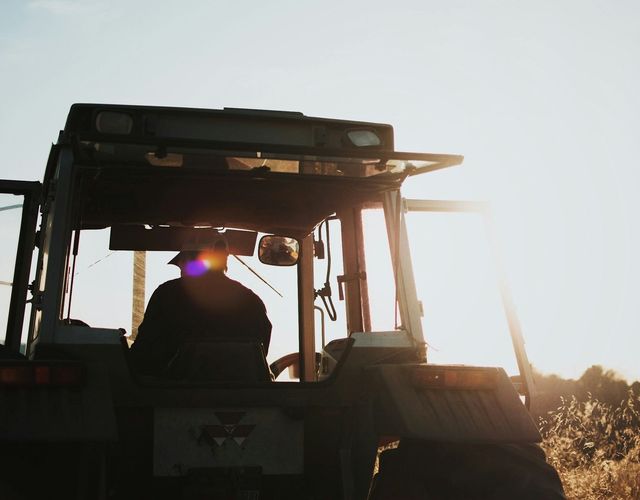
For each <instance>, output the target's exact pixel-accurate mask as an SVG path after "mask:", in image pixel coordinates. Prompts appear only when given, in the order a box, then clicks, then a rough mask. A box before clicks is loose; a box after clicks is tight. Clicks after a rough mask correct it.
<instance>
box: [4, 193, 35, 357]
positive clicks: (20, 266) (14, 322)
mask: <svg viewBox="0 0 640 500" xmlns="http://www.w3.org/2000/svg"><path fill="white" fill-rule="evenodd" d="M0 192H2V193H7V194H14V195H20V196H24V204H23V207H22V220H21V223H20V236H19V239H18V248H17V250H16V261H15V269H14V273H13V286H12V288H11V303H10V307H9V316H8V318H7V332H6V336H5V346H6V347H7V348H9V349H10V350H12V351H15V352H19V351H20V341H21V339H22V325H23V323H24V311H25V308H26V295H27V288H28V286H29V274H30V271H31V259H32V254H33V249H34V248H35V243H36V222H37V220H38V211H39V207H40V202H41V193H42V184H40V183H39V182H29V181H10V180H0Z"/></svg>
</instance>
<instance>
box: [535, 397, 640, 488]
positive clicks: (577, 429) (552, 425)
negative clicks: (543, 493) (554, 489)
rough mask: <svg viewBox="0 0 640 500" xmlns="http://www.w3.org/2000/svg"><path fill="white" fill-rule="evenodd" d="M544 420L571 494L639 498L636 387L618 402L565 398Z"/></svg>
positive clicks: (546, 444)
mask: <svg viewBox="0 0 640 500" xmlns="http://www.w3.org/2000/svg"><path fill="white" fill-rule="evenodd" d="M540 424H541V430H542V434H543V438H544V441H543V444H542V445H543V448H544V449H545V451H546V453H547V458H548V460H549V462H550V463H551V464H552V465H553V466H554V467H555V468H556V469H557V470H558V472H559V474H560V477H561V478H562V481H563V484H564V487H565V491H566V493H567V498H572V499H573V498H575V499H586V500H591V499H605V498H606V499H640V396H639V395H637V394H636V393H634V391H629V392H628V395H627V397H626V399H625V400H623V401H622V402H621V404H620V405H618V406H613V405H609V404H605V403H602V402H600V401H598V400H597V399H595V398H593V397H591V396H589V397H587V399H586V400H585V401H579V400H578V399H577V398H576V397H575V396H573V397H571V398H568V399H565V398H563V399H562V404H561V405H560V407H559V408H558V409H557V410H556V411H553V412H550V413H549V415H548V416H547V418H545V419H541V422H540Z"/></svg>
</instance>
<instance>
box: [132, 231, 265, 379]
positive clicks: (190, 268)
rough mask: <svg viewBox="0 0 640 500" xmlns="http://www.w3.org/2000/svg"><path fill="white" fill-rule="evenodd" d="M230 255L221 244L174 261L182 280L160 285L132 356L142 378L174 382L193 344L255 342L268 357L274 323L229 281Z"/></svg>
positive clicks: (260, 304) (184, 253) (250, 295)
mask: <svg viewBox="0 0 640 500" xmlns="http://www.w3.org/2000/svg"><path fill="white" fill-rule="evenodd" d="M228 255H229V251H228V246H227V243H226V240H224V239H222V238H221V239H220V240H218V241H217V242H216V243H215V245H214V246H213V248H211V249H209V250H204V251H181V252H180V253H179V254H177V255H176V256H175V257H174V258H173V259H171V261H169V264H174V265H177V266H178V267H179V268H180V270H181V276H180V278H177V279H174V280H170V281H167V282H166V283H163V284H162V285H160V286H159V287H158V288H157V289H156V290H155V292H154V293H153V295H152V296H151V299H150V300H149V304H148V305H147V310H146V311H145V315H144V319H143V321H142V323H141V324H140V326H139V328H138V335H137V337H136V340H135V342H134V343H133V345H132V346H131V350H130V357H131V362H132V364H133V366H134V368H135V369H136V371H137V372H138V373H141V374H147V375H166V376H169V377H171V376H172V371H171V368H172V363H174V362H175V361H176V359H177V358H178V357H179V356H180V353H181V349H182V348H183V347H184V346H185V345H186V344H188V343H190V342H192V341H193V340H197V341H198V342H203V341H204V342H205V343H206V341H207V339H210V340H215V339H216V338H218V339H220V338H236V339H246V340H249V341H251V340H255V341H256V342H259V343H260V344H262V350H263V354H264V356H266V354H267V351H268V349H269V342H270V339H271V322H270V321H269V319H268V317H267V313H266V309H265V306H264V303H263V302H262V300H261V299H260V298H259V297H258V296H257V295H256V294H255V293H253V292H252V291H251V290H250V289H248V288H247V287H245V286H243V285H241V284H240V283H238V282H237V281H234V280H232V279H230V278H228V277H227V276H226V274H225V272H226V270H227V258H228ZM185 351H186V350H185ZM181 363H182V364H184V360H181ZM178 378H180V377H178Z"/></svg>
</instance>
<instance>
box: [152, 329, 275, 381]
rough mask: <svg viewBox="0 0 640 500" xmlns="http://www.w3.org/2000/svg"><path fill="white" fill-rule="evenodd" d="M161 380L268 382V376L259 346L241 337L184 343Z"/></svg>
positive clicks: (198, 339)
mask: <svg viewBox="0 0 640 500" xmlns="http://www.w3.org/2000/svg"><path fill="white" fill-rule="evenodd" d="M163 378H167V379H171V380H185V381H190V382H211V381H215V382H268V381H270V380H271V373H270V371H269V366H268V365H267V360H266V358H265V355H264V350H263V347H262V343H261V342H258V341H257V340H255V339H243V338H190V339H188V340H185V341H183V343H182V345H181V346H180V348H179V349H178V352H177V353H176V355H175V356H174V357H173V358H172V360H171V362H170V363H169V366H168V368H167V371H166V372H165V373H164V374H163Z"/></svg>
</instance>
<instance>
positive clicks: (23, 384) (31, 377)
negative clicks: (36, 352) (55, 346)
mask: <svg viewBox="0 0 640 500" xmlns="http://www.w3.org/2000/svg"><path fill="white" fill-rule="evenodd" d="M86 378H87V370H86V367H85V366H84V365H83V364H81V363H77V362H66V361H56V362H37V361H2V362H0V388H11V387H15V388H31V387H33V388H36V387H80V386H82V385H83V384H84V383H85V381H86Z"/></svg>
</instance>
